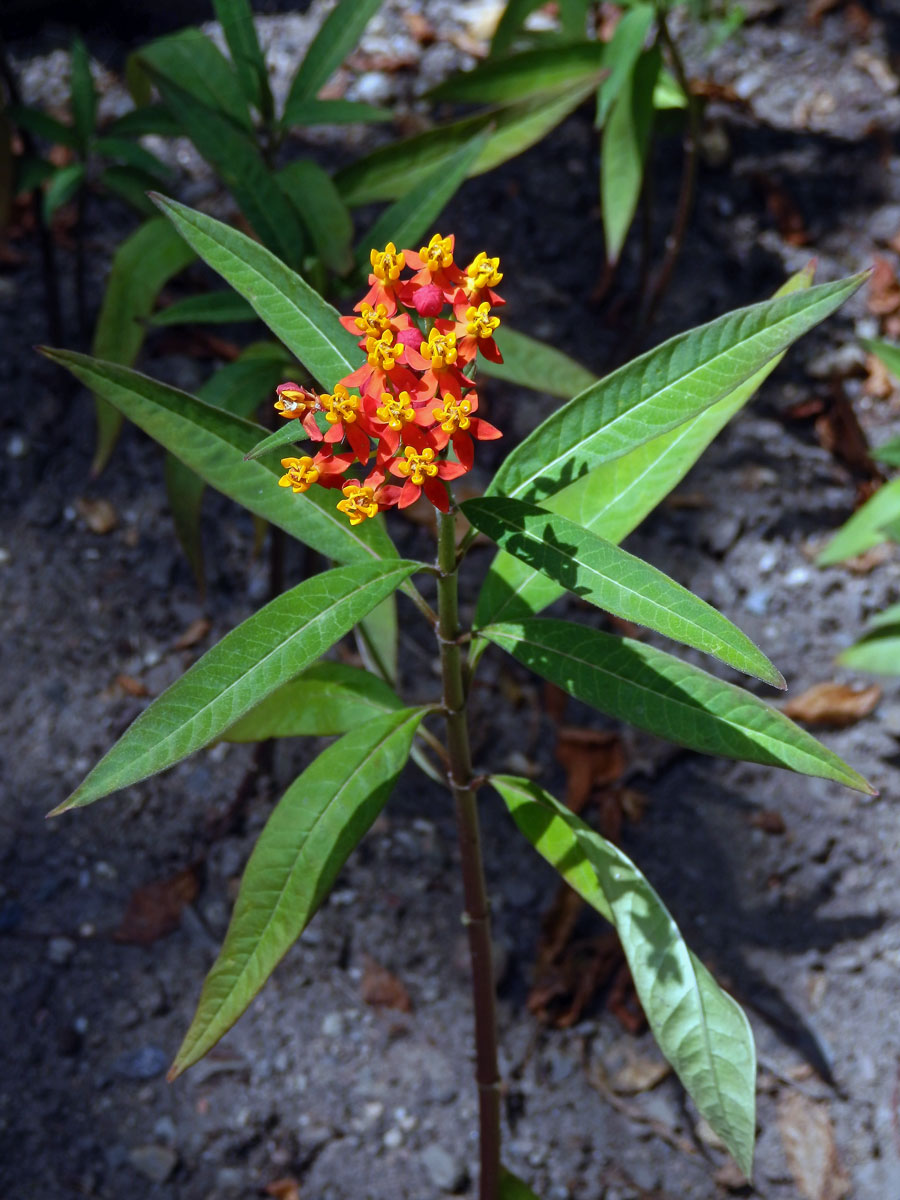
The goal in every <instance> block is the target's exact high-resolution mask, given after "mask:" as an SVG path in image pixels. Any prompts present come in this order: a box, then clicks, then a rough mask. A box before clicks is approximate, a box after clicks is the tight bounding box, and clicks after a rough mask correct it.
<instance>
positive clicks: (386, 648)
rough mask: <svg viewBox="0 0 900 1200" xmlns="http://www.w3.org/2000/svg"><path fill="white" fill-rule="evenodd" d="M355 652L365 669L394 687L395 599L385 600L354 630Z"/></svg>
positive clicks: (395, 672)
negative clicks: (357, 652) (356, 651)
mask: <svg viewBox="0 0 900 1200" xmlns="http://www.w3.org/2000/svg"><path fill="white" fill-rule="evenodd" d="M354 637H355V639H356V648H357V650H358V651H359V656H360V658H361V659H362V660H363V663H364V664H365V665H366V667H367V668H368V669H369V670H370V671H372V672H374V673H375V674H376V675H378V676H379V678H381V679H384V680H387V682H388V683H390V684H393V685H394V686H396V684H397V665H398V664H397V650H398V644H399V640H400V629H399V625H398V622H397V597H396V595H394V596H388V598H387V600H382V602H381V603H380V604H379V605H378V606H377V607H376V608H373V609H372V611H371V612H370V613H369V614H368V616H366V618H365V619H364V620H363V621H361V622H360V623H359V625H358V626H357V627H356V629H355V630H354Z"/></svg>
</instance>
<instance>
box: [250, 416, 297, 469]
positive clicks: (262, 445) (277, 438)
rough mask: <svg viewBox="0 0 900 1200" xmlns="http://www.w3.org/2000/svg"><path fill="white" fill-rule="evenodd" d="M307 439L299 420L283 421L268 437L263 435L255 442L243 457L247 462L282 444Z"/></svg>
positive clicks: (285, 444)
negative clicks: (260, 439)
mask: <svg viewBox="0 0 900 1200" xmlns="http://www.w3.org/2000/svg"><path fill="white" fill-rule="evenodd" d="M308 440H309V435H308V434H307V433H306V430H305V429H304V428H303V426H302V425H301V424H300V422H299V421H283V422H282V423H281V424H280V425H279V426H278V428H277V429H276V430H275V432H274V433H270V434H269V435H268V437H264V438H263V439H262V441H260V442H257V443H256V445H255V446H254V447H253V449H252V450H250V451H248V452H247V453H246V454H245V455H244V458H245V459H246V460H247V461H248V462H249V461H250V460H251V459H254V458H262V456H263V455H264V454H268V452H269V451H270V450H277V449H278V448H279V447H282V446H288V445H291V444H292V443H295V442H305V441H308Z"/></svg>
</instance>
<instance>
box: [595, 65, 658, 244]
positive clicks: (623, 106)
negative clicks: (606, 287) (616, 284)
mask: <svg viewBox="0 0 900 1200" xmlns="http://www.w3.org/2000/svg"><path fill="white" fill-rule="evenodd" d="M661 66H662V52H661V51H660V49H659V47H658V46H652V47H651V48H650V49H649V50H647V51H646V52H645V53H644V54H642V55H641V56H640V57H639V58H638V60H637V62H636V63H635V65H634V69H633V71H632V72H631V74H630V76H629V78H628V80H627V82H626V83H625V85H624V87H623V88H622V90H621V92H620V93H619V95H618V96H617V97H616V99H615V100H614V101H613V103H612V106H611V108H610V110H609V115H608V116H607V119H606V124H605V125H604V127H603V140H602V144H601V147H600V207H601V210H602V213H603V234H604V237H605V239H606V257H607V259H608V260H609V261H610V262H611V263H616V262H618V261H619V255H620V254H621V253H622V247H623V246H624V245H625V239H626V238H627V237H628V230H629V229H630V228H631V222H632V220H633V219H634V214H635V211H636V209H637V204H638V200H639V199H640V195H641V188H642V187H643V183H644V161H645V159H646V157H647V150H648V149H649V147H650V136H651V133H652V131H653V88H654V85H655V83H656V79H657V76H658V75H659V70H660V67H661Z"/></svg>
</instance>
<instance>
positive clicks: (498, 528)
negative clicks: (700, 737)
mask: <svg viewBox="0 0 900 1200" xmlns="http://www.w3.org/2000/svg"><path fill="white" fill-rule="evenodd" d="M461 507H462V511H463V514H464V515H465V517H466V519H467V520H468V521H470V522H471V524H472V525H474V526H475V528H476V529H480V530H481V532H482V533H485V534H487V536H488V537H489V538H491V539H492V540H493V541H495V542H496V543H497V545H498V546H500V547H501V549H503V550H506V551H508V552H509V553H510V554H514V555H515V556H516V558H519V559H521V560H522V561H523V562H525V563H528V564H529V565H530V566H533V567H535V568H536V569H537V570H538V571H540V572H541V573H542V574H544V575H546V576H547V577H548V578H550V579H552V580H553V581H554V583H558V584H559V585H560V586H561V587H564V588H566V589H567V591H570V592H574V594H575V595H576V596H580V597H581V598H582V599H583V600H589V601H590V603H591V604H596V605H597V607H598V608H602V609H605V610H606V611H607V612H610V613H613V614H614V615H615V616H617V617H622V618H623V619H624V620H626V621H633V622H634V623H635V624H637V625H644V626H646V627H647V628H648V629H654V630H656V632H657V633H661V634H663V635H664V636H665V637H670V638H672V639H673V640H674V641H676V642H682V643H684V645H686V646H693V647H694V648H695V649H697V650H702V651H703V652H704V653H706V654H712V655H714V656H715V657H716V658H719V659H721V660H722V662H725V663H728V665H729V666H731V667H736V668H737V669H738V670H739V671H745V672H746V673H747V674H748V675H755V676H757V678H759V679H764V680H765V681H766V683H771V684H773V685H774V686H775V687H778V688H783V687H785V686H786V685H785V682H784V678H783V676H782V674H781V672H780V671H777V670H776V669H775V667H773V666H772V664H771V663H770V662H769V660H768V659H767V658H766V656H765V655H764V654H763V653H762V651H761V650H759V649H757V647H756V646H755V645H754V644H753V642H751V641H750V639H749V638H748V637H747V636H746V634H744V633H742V632H741V631H740V629H738V628H737V627H736V626H735V625H732V623H731V622H730V621H729V620H728V619H727V618H726V617H723V616H722V614H721V613H719V612H717V611H716V610H715V609H714V608H713V607H712V606H711V605H709V604H707V603H706V601H705V600H701V599H700V598H699V597H698V596H695V595H693V593H692V592H689V591H688V590H687V588H684V587H682V586H681V584H680V583H676V582H675V581H674V580H673V579H670V578H669V577H668V576H667V575H664V574H663V572H662V571H658V570H657V569H656V567H653V566H651V565H650V564H649V563H646V562H643V561H642V560H641V559H640V558H636V557H635V556H634V555H633V554H629V553H628V552H627V551H626V550H621V549H619V547H618V546H616V545H614V544H613V543H612V542H608V541H606V539H605V538H601V537H599V536H598V535H597V534H596V533H592V532H591V531H590V530H587V529H584V528H582V527H581V526H580V525H576V524H575V522H574V521H569V520H567V519H566V518H565V517H561V516H559V515H558V514H556V513H549V512H547V510H546V509H544V508H538V506H537V505H535V504H526V503H524V502H523V501H521V500H511V499H509V498H507V497H503V496H485V497H483V498H482V499H479V500H468V501H466V502H465V503H464V504H463V505H462V506H461Z"/></svg>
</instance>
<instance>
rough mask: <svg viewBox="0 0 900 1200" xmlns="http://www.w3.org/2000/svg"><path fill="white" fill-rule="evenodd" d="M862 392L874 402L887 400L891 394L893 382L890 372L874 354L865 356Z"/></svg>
mask: <svg viewBox="0 0 900 1200" xmlns="http://www.w3.org/2000/svg"><path fill="white" fill-rule="evenodd" d="M863 391H864V392H865V393H866V395H867V396H874V397H875V399H876V400H887V398H888V396H890V395H892V394H893V391H894V380H893V377H892V376H891V373H890V371H889V370H888V369H887V367H886V366H885V365H884V363H883V362H882V361H881V359H880V358H878V357H877V355H875V354H867V355H866V382H865V383H864V384H863Z"/></svg>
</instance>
